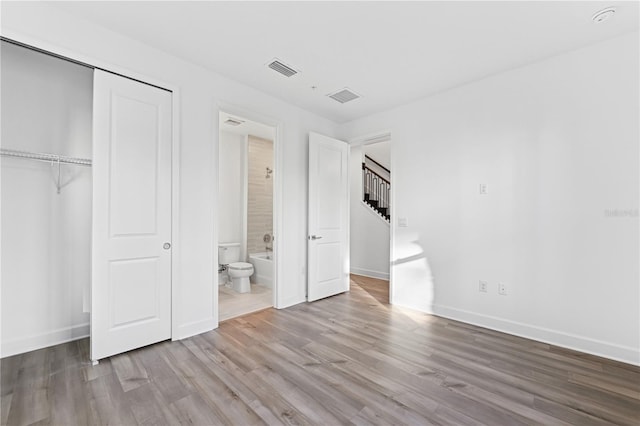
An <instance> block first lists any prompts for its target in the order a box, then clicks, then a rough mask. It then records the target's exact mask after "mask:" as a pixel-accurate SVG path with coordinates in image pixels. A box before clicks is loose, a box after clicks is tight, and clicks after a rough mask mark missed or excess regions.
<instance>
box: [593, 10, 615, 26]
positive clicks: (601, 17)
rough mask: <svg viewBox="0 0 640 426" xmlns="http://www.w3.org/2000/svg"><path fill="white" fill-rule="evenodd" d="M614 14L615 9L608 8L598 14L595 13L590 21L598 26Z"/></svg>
mask: <svg viewBox="0 0 640 426" xmlns="http://www.w3.org/2000/svg"><path fill="white" fill-rule="evenodd" d="M615 13H616V8H615V7H608V8H606V9H602V10H601V11H599V12H596V13H595V14H594V15H593V16H592V17H591V20H592V21H593V22H595V23H596V24H599V23H600V22H604V21H606V20H607V19H609V18H611V17H612V16H613V15H615Z"/></svg>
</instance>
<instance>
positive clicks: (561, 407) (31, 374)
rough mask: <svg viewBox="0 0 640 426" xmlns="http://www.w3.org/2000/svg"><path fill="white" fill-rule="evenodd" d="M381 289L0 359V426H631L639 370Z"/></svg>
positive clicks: (374, 285) (637, 411)
mask: <svg viewBox="0 0 640 426" xmlns="http://www.w3.org/2000/svg"><path fill="white" fill-rule="evenodd" d="M387 300H388V290H387V283H386V282H385V281H380V280H374V279H368V278H363V277H357V276H353V277H352V287H351V292H349V293H347V294H342V295H338V296H334V297H331V298H327V299H324V300H320V301H318V302H315V303H311V304H300V305H297V306H294V307H292V308H288V309H284V310H280V311H277V310H274V309H268V310H264V311H261V312H258V313H254V314H250V315H247V316H244V317H240V318H236V319H232V320H229V321H225V322H224V323H223V324H221V326H220V327H219V328H218V329H217V330H214V331H211V332H209V333H205V334H201V335H198V336H195V337H192V338H189V339H185V340H182V341H179V342H164V343H160V344H157V345H153V346H149V347H145V348H142V349H139V350H136V351H132V352H128V353H126V354H122V355H118V356H114V357H111V358H110V359H106V360H102V361H101V362H100V364H99V365H97V366H95V367H93V366H91V365H90V364H89V363H88V362H87V360H88V358H89V356H88V342H87V340H80V341H76V342H71V343H67V344H63V345H58V346H54V347H51V348H47V349H42V350H38V351H34V352H30V353H27V354H23V355H17V356H14V357H10V358H5V359H3V360H2V365H1V371H2V382H1V384H2V389H1V398H2V405H1V409H2V411H1V416H0V418H1V422H2V424H8V425H26V424H38V425H44V424H54V425H89V424H105V425H106V424H111V425H138V424H140V425H142V424H172V425H173V424H195V425H217V424H227V425H242V426H244V425H254V424H273V425H280V424H299V425H346V424H353V425H366V424H385V425H386V424H394V425H399V424H410V425H432V424H433V425H481V424H483V425H524V424H526V425H531V424H535V425H567V424H572V425H581V426H582V425H607V424H618V425H638V424H640V368H636V367H633V366H629V365H626V364H623V363H618V362H614V361H609V360H606V359H602V358H598V357H594V356H589V355H585V354H581V353H577V352H573V351H570V350H566V349H562V348H558V347H553V346H550V345H546V344H543V343H539V342H534V341H530V340H526V339H521V338H518V337H514V336H510V335H506V334H502V333H498V332H494V331H490V330H486V329H482V328H478V327H474V326H471V325H467V324H463V323H459V322H455V321H451V320H446V319H443V318H439V317H434V316H429V315H424V314H419V313H416V312H412V311H409V310H404V309H401V308H397V307H392V306H389V305H388V304H387V302H386V301H387Z"/></svg>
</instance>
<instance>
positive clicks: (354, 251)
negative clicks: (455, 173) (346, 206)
mask: <svg viewBox="0 0 640 426" xmlns="http://www.w3.org/2000/svg"><path fill="white" fill-rule="evenodd" d="M350 166H351V167H350V170H351V172H350V173H351V176H350V177H351V179H350V181H351V182H350V186H351V197H350V198H351V210H350V222H351V224H350V250H351V253H350V259H351V274H352V279H353V281H354V282H356V283H360V284H361V287H363V288H364V289H365V290H366V288H365V287H371V288H375V289H376V291H375V292H376V294H375V296H374V297H375V298H376V299H380V295H381V294H384V295H385V299H387V300H386V302H389V301H390V300H389V299H390V297H389V295H390V264H391V256H390V249H391V231H392V227H391V220H392V208H393V205H392V204H393V203H392V168H391V166H392V164H391V137H390V135H389V134H383V135H377V136H375V137H368V138H362V139H358V140H355V141H352V142H351V165H350ZM383 287H384V288H383Z"/></svg>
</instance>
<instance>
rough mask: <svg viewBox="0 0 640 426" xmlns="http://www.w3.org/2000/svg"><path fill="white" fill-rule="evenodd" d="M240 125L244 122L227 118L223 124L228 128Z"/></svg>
mask: <svg viewBox="0 0 640 426" xmlns="http://www.w3.org/2000/svg"><path fill="white" fill-rule="evenodd" d="M242 123H244V120H240V119H238V118H231V117H229V118H227V120H226V121H225V122H224V124H226V125H228V126H234V127H235V126H239V125H241V124H242Z"/></svg>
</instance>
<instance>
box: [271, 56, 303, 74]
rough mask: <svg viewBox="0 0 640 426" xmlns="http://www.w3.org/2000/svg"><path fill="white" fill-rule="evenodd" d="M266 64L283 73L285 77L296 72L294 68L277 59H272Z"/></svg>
mask: <svg viewBox="0 0 640 426" xmlns="http://www.w3.org/2000/svg"><path fill="white" fill-rule="evenodd" d="M267 66H268V67H269V68H271V69H272V70H274V71H276V72H279V73H280V74H282V75H284V76H285V77H291V76H293V75H296V74H298V71H296V70H294V69H293V68H291V67H290V66H288V65H285V64H283V63H282V62H280V61H279V60H278V59H274V60H273V61H271V62H270V63H268V64H267Z"/></svg>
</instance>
